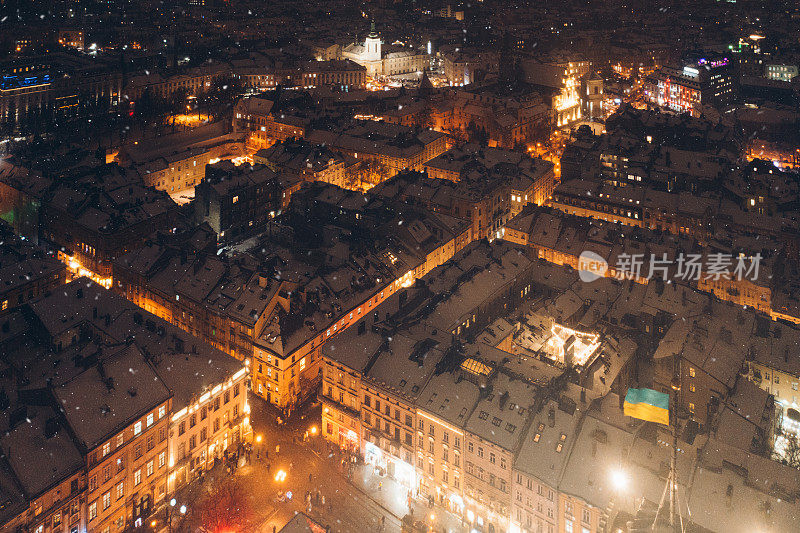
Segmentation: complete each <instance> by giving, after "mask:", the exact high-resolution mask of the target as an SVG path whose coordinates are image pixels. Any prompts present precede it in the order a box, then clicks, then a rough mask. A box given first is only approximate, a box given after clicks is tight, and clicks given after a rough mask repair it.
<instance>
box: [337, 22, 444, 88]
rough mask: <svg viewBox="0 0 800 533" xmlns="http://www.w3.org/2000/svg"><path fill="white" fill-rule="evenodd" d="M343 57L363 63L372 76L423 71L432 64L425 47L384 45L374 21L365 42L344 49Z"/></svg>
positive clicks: (368, 73) (368, 74)
mask: <svg viewBox="0 0 800 533" xmlns="http://www.w3.org/2000/svg"><path fill="white" fill-rule="evenodd" d="M342 58H343V59H350V60H352V61H354V62H356V63H358V64H359V65H362V66H363V67H364V68H366V69H367V76H369V77H371V78H379V77H381V76H394V75H397V74H410V73H413V72H422V71H424V70H425V69H427V68H428V66H429V64H430V56H429V55H428V54H427V53H426V51H425V50H424V49H414V48H411V47H408V46H400V45H390V46H386V47H384V46H383V42H382V41H381V38H380V36H379V35H378V32H377V31H375V23H374V22H373V23H372V26H371V28H370V32H369V35H367V38H366V39H365V40H364V42H363V43H353V44H350V45H348V46H345V47H344V48H343V49H342Z"/></svg>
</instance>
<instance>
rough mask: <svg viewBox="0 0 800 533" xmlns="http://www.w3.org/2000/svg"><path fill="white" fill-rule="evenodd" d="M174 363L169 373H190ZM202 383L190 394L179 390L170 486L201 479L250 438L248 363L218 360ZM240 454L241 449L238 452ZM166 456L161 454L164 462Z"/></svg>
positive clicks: (181, 375) (170, 488) (175, 400)
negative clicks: (245, 364) (245, 365)
mask: <svg viewBox="0 0 800 533" xmlns="http://www.w3.org/2000/svg"><path fill="white" fill-rule="evenodd" d="M176 366H178V368H172V369H170V373H169V376H170V377H168V378H166V379H167V381H169V380H170V379H171V378H175V379H185V378H186V376H187V374H186V373H185V372H186V371H188V370H190V369H191V367H193V366H194V364H191V365H186V368H185V369H181V368H180V361H178V362H177V365H176ZM203 378H204V383H203V386H202V387H198V388H197V389H195V390H192V389H189V388H187V387H184V388H183V390H187V391H191V393H190V394H180V395H179V394H176V395H175V397H174V398H173V414H172V416H171V417H170V424H169V433H170V441H169V443H170V446H169V454H168V455H169V459H168V464H169V468H170V475H169V483H168V487H167V490H168V491H169V493H171V494H174V493H175V491H176V490H178V489H180V488H181V487H184V486H186V485H187V484H188V483H191V482H192V481H194V480H196V479H197V478H198V477H200V476H201V475H202V474H203V473H204V472H205V471H206V470H210V469H211V468H212V467H213V466H214V465H215V464H217V462H218V461H220V460H221V459H223V458H224V457H226V456H227V455H228V454H231V455H237V452H238V451H239V450H240V449H241V446H242V445H244V444H245V443H246V442H249V441H250V438H251V433H252V428H251V427H250V406H249V404H248V403H247V380H248V375H247V368H245V367H244V366H243V365H242V364H241V362H239V361H236V360H235V359H233V358H228V359H223V360H221V361H218V362H216V364H215V365H213V366H211V367H210V368H208V369H207V370H206V372H205V373H204V376H203ZM237 456H238V455H237ZM160 461H161V458H160V457H159V464H160Z"/></svg>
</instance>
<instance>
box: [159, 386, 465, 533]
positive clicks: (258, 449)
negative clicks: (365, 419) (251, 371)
mask: <svg viewBox="0 0 800 533" xmlns="http://www.w3.org/2000/svg"><path fill="white" fill-rule="evenodd" d="M249 401H250V402H251V409H252V411H251V424H252V426H253V434H254V435H255V436H256V438H257V437H259V436H260V442H254V443H253V451H252V454H251V456H250V463H249V464H245V465H244V466H240V467H239V468H238V469H237V470H236V472H235V474H234V475H235V476H237V477H238V478H239V479H240V480H241V482H242V483H243V485H244V488H245V490H246V492H247V494H248V495H249V497H250V499H251V506H252V509H253V510H254V514H255V517H254V521H255V531H257V532H259V533H272V532H273V531H280V529H281V528H282V527H283V526H284V525H285V524H286V523H287V522H288V521H289V520H290V519H291V518H292V517H293V516H294V514H295V513H297V512H300V511H303V512H305V513H306V514H308V515H309V516H311V517H312V518H314V519H315V520H317V521H318V522H320V523H321V524H323V525H324V526H329V527H330V531H331V532H332V533H352V532H390V533H394V532H399V531H400V530H401V527H400V524H401V519H402V517H403V516H404V515H406V514H407V513H408V512H409V508H408V498H407V496H408V492H407V488H406V487H403V486H400V485H399V484H398V483H396V482H395V481H394V480H392V479H390V478H389V477H387V476H383V477H381V476H379V475H377V474H375V473H374V472H373V470H372V468H370V467H369V466H364V465H359V466H357V467H354V468H352V470H350V471H348V469H347V468H346V467H343V466H342V459H343V455H342V454H341V453H340V452H339V450H338V448H336V447H334V446H332V445H330V444H329V443H328V442H327V441H325V440H324V438H323V437H322V435H321V434H320V407H319V404H316V403H311V402H309V404H308V405H306V406H304V407H303V408H301V410H300V411H299V412H298V413H296V414H295V415H294V416H293V417H292V419H291V420H290V421H289V422H287V423H280V424H279V423H278V421H277V419H276V416H275V415H274V414H273V413H271V412H270V411H269V409H268V407H267V406H266V404H265V403H264V402H263V401H262V400H260V399H259V398H256V397H252V396H251V398H250V400H249ZM306 432H308V436H307V439H306V438H305V437H306ZM280 471H283V472H285V474H286V476H285V479H283V480H282V481H279V480H276V474H277V473H278V472H280ZM227 475H229V474H228V473H227V472H226V471H225V470H224V469H222V468H217V469H215V470H214V471H213V472H210V473H209V474H208V475H207V476H206V479H205V480H204V482H203V483H202V484H195V485H193V486H190V487H189V488H188V489H187V490H186V491H185V492H184V493H183V494H182V495H181V496H180V497H179V498H178V502H177V507H180V506H181V505H184V504H185V505H187V507H188V508H189V513H191V507H192V502H193V501H194V500H195V499H196V498H197V496H198V495H199V494H200V493H202V491H204V490H208V487H209V486H210V484H211V483H213V481H214V478H215V476H227ZM307 493H310V497H311V503H310V505H309V504H308V503H307V500H306V494H307ZM323 501H324V503H323ZM412 508H413V512H414V517H415V519H421V520H424V521H425V522H426V523H427V524H429V525H430V526H431V527H432V529H431V531H445V532H460V531H466V529H464V528H462V526H461V520H460V518H458V517H455V516H454V515H451V514H450V513H446V512H444V511H442V510H440V509H430V508H428V506H427V505H426V504H423V503H421V502H418V501H415V502H413V503H412ZM382 522H383V524H382ZM173 526H174V528H173V530H174V531H180V530H181V529H180V526H181V523H180V522H177V523H173Z"/></svg>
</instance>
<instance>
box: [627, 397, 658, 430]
mask: <svg viewBox="0 0 800 533" xmlns="http://www.w3.org/2000/svg"><path fill="white" fill-rule="evenodd" d="M624 412H625V414H626V415H627V416H632V417H633V418H638V419H640V420H646V421H648V422H655V423H656V424H665V425H667V426H668V425H669V394H666V393H663V392H658V391H655V390H653V389H628V394H626V395H625V404H624Z"/></svg>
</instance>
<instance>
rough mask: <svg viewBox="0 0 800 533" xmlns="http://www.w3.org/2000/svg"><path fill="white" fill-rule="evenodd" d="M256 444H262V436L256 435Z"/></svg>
mask: <svg viewBox="0 0 800 533" xmlns="http://www.w3.org/2000/svg"><path fill="white" fill-rule="evenodd" d="M256 442H257V443H261V435H256Z"/></svg>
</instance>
